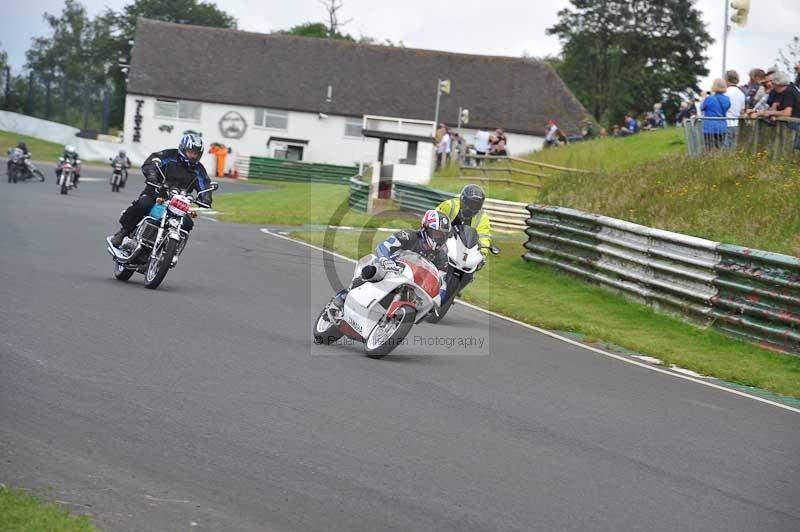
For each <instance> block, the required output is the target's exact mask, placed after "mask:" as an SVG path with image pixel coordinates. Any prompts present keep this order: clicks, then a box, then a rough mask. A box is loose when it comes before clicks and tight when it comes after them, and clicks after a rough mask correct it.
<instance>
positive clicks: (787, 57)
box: [775, 35, 800, 75]
mask: <svg viewBox="0 0 800 532" xmlns="http://www.w3.org/2000/svg"><path fill="white" fill-rule="evenodd" d="M775 63H776V64H782V65H783V66H784V67H786V72H789V74H790V75H791V73H792V72H794V67H795V65H797V64H798V63H800V37H798V36H797V35H795V36H794V37H792V42H790V43H789V44H787V45H786V49H785V50H778V58H777V59H776V60H775Z"/></svg>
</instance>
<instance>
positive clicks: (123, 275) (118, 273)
mask: <svg viewBox="0 0 800 532" xmlns="http://www.w3.org/2000/svg"><path fill="white" fill-rule="evenodd" d="M135 271H136V270H129V269H128V268H126V267H125V266H123V265H122V264H120V263H118V262H115V263H114V278H115V279H116V280H117V281H127V280H128V279H130V278H131V275H133V274H134V272H135Z"/></svg>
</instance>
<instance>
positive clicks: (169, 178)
mask: <svg viewBox="0 0 800 532" xmlns="http://www.w3.org/2000/svg"><path fill="white" fill-rule="evenodd" d="M202 155H203V140H202V139H201V138H200V137H199V136H197V135H193V134H186V135H184V136H183V137H182V138H181V142H180V144H179V146H178V149H177V150H163V151H159V152H155V153H153V154H151V155H150V157H148V158H147V160H146V161H145V162H144V164H143V165H142V173H144V175H145V181H147V182H150V183H161V184H163V185H166V186H167V187H175V188H178V189H180V190H185V191H186V192H195V191H196V192H200V191H201V190H205V189H208V188H209V187H210V183H211V181H210V180H209V179H208V173H207V172H206V169H205V168H204V167H203V164H202V163H201V162H200V158H201V157H202ZM162 173H163V175H164V177H162ZM160 193H161V190H160V189H158V188H156V187H154V186H152V185H147V186H145V188H144V190H143V191H142V193H141V194H140V195H139V197H138V198H137V199H136V200H134V202H133V203H131V205H130V207H128V208H127V209H125V211H124V212H123V213H122V216H120V218H119V223H120V224H121V225H122V228H121V229H120V230H119V231H117V232H116V233H115V234H114V235H113V236H112V237H111V244H112V245H113V246H114V247H117V248H118V247H120V245H122V240H123V239H124V238H125V237H126V236H128V235H130V234H131V233H132V232H133V230H134V229H136V226H137V225H138V223H139V222H140V221H141V220H142V218H144V217H145V216H147V214H148V213H149V212H150V209H152V208H153V205H155V203H156V199H157V198H158V197H159V194H160ZM199 201H200V202H201V203H203V204H204V205H207V206H209V207H210V206H211V201H212V197H211V192H206V193H204V194H202V195H201V196H200V198H199ZM192 227H194V221H193V220H192V218H191V217H190V216H185V217H184V218H183V228H184V229H185V230H187V231H191V230H192Z"/></svg>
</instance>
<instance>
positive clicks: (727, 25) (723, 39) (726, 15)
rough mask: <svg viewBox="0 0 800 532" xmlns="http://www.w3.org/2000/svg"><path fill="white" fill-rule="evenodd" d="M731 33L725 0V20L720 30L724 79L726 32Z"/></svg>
mask: <svg viewBox="0 0 800 532" xmlns="http://www.w3.org/2000/svg"><path fill="white" fill-rule="evenodd" d="M730 31H731V26H730V24H728V0H725V19H724V23H723V30H722V77H723V79H724V78H725V72H726V70H725V65H726V64H727V59H728V32H730Z"/></svg>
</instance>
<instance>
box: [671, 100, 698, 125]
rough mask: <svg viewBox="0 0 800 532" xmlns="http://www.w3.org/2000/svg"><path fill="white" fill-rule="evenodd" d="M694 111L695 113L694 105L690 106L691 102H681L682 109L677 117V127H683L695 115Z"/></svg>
mask: <svg viewBox="0 0 800 532" xmlns="http://www.w3.org/2000/svg"><path fill="white" fill-rule="evenodd" d="M692 111H694V103H691V105H690V103H689V102H681V105H680V108H679V109H678V116H676V117H675V125H676V126H678V127H683V123H684V122H686V121H687V120H688V119H689V118H691V117H692V116H693V115H694V113H693V112H692Z"/></svg>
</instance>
